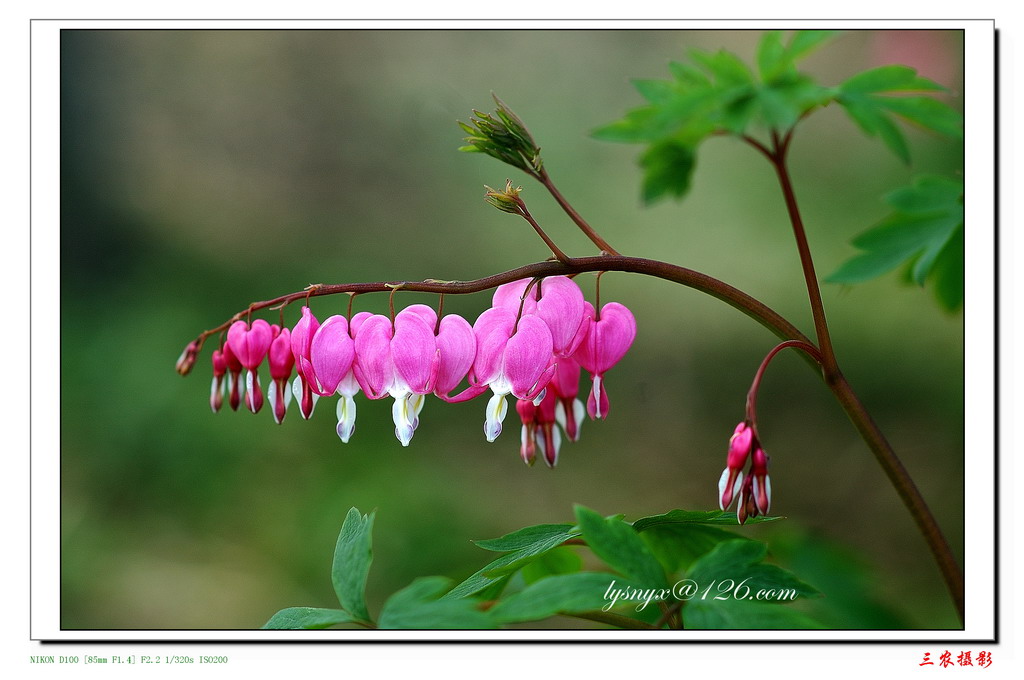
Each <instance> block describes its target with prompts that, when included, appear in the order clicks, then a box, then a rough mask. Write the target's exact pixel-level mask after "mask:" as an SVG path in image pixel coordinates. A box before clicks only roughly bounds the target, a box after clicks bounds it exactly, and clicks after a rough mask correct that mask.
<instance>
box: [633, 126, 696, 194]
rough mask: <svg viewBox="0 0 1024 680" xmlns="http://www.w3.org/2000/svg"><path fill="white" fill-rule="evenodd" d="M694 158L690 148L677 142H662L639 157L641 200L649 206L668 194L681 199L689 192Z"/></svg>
mask: <svg viewBox="0 0 1024 680" xmlns="http://www.w3.org/2000/svg"><path fill="white" fill-rule="evenodd" d="M694 162H695V155H694V152H693V149H691V148H690V147H688V146H685V145H683V144H679V143H678V142H674V141H669V142H662V143H660V144H656V145H654V146H652V147H651V148H650V149H648V150H647V152H646V153H644V155H643V156H641V157H640V165H641V166H642V167H643V169H644V184H643V199H644V203H646V204H648V205H650V204H651V203H653V202H654V201H656V200H658V199H659V198H661V197H662V196H664V195H666V194H668V195H670V196H674V197H676V198H681V197H682V196H683V195H685V194H686V192H687V191H689V189H690V178H691V177H692V176H693V166H694Z"/></svg>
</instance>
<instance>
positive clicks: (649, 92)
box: [632, 79, 674, 104]
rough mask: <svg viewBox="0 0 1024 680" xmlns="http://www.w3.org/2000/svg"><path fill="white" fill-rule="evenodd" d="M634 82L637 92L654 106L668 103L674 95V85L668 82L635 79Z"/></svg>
mask: <svg viewBox="0 0 1024 680" xmlns="http://www.w3.org/2000/svg"><path fill="white" fill-rule="evenodd" d="M632 82H633V87H635V88H636V89H637V92H639V93H640V95H641V96H642V97H643V98H644V99H646V100H647V101H649V102H650V103H652V104H662V103H664V102H666V101H668V100H669V99H670V98H671V97H672V95H673V94H674V92H673V89H672V83H670V82H668V81H666V80H641V79H635V80H633V81H632Z"/></svg>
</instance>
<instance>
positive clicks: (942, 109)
mask: <svg viewBox="0 0 1024 680" xmlns="http://www.w3.org/2000/svg"><path fill="white" fill-rule="evenodd" d="M874 101H875V102H876V103H877V105H878V106H879V107H881V108H884V109H886V110H888V111H891V112H892V113H894V114H896V115H897V116H900V117H901V118H905V119H906V120H908V121H910V122H912V123H916V124H917V125H920V126H921V127H923V128H927V129H929V130H932V131H933V132H937V133H939V134H940V135H946V136H947V137H953V138H955V139H959V138H961V137H963V118H962V117H961V116H960V114H959V113H957V112H956V111H954V110H953V109H951V108H949V107H948V106H946V105H945V104H943V103H942V102H940V101H938V100H937V99H932V98H931V97H875V98H874Z"/></svg>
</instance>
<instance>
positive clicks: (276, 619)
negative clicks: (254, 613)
mask: <svg viewBox="0 0 1024 680" xmlns="http://www.w3.org/2000/svg"><path fill="white" fill-rule="evenodd" d="M352 621H353V619H352V616H351V615H349V613H348V612H345V611H342V610H340V609H318V608H316V607H288V608H287V609H282V610H281V611H279V612H277V613H276V614H274V615H273V616H271V617H270V620H269V621H267V622H266V623H264V624H263V629H264V630H316V629H320V628H329V627H331V626H335V625H337V624H339V623H351V622H352Z"/></svg>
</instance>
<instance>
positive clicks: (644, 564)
mask: <svg viewBox="0 0 1024 680" xmlns="http://www.w3.org/2000/svg"><path fill="white" fill-rule="evenodd" d="M575 510H576V521H577V522H579V525H580V529H581V530H582V531H583V539H584V540H585V541H586V542H587V546H589V547H590V549H591V550H592V551H593V552H594V554H595V555H597V556H598V557H600V558H601V559H602V560H603V561H604V562H605V563H606V564H608V565H609V566H610V567H612V568H613V569H615V570H616V571H618V572H619V573H620V574H622V575H623V576H625V577H626V578H628V579H630V580H632V581H633V582H635V583H638V584H640V585H642V586H643V587H645V588H660V587H665V586H667V581H666V579H665V570H664V569H663V568H662V567H661V564H660V563H659V562H658V560H657V558H655V557H654V553H652V552H651V549H650V548H649V547H648V546H647V544H646V543H644V542H643V540H642V539H641V538H640V536H639V535H638V534H637V532H636V531H635V530H634V529H633V527H632V526H630V525H629V524H627V523H626V522H623V521H622V520H615V519H612V520H607V519H605V518H604V517H601V515H599V514H597V513H596V512H594V511H593V510H590V509H588V508H585V507H583V506H582V505H577V506H576V508H575Z"/></svg>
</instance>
